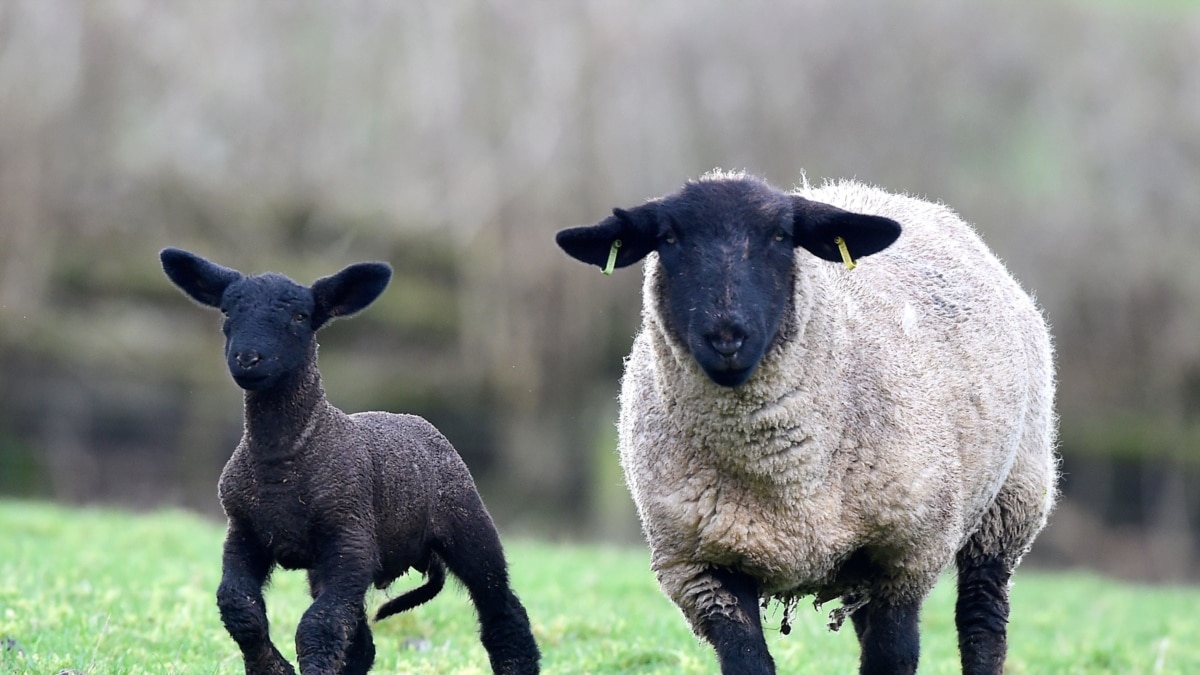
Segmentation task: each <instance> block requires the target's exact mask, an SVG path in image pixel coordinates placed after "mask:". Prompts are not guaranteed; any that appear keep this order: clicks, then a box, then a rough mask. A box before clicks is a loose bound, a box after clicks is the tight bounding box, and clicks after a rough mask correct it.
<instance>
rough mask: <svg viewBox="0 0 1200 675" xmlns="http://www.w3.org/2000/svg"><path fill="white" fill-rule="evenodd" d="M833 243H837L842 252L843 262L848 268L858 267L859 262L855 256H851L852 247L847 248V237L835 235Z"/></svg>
mask: <svg viewBox="0 0 1200 675" xmlns="http://www.w3.org/2000/svg"><path fill="white" fill-rule="evenodd" d="M833 243H835V244H837V247H838V250H839V251H841V252H842V262H843V263H844V264H845V265H846V269H848V270H852V269H854V268H855V267H858V263H856V262H854V258H851V257H850V249H849V248H846V240H845V239H842V238H841V237H834V238H833Z"/></svg>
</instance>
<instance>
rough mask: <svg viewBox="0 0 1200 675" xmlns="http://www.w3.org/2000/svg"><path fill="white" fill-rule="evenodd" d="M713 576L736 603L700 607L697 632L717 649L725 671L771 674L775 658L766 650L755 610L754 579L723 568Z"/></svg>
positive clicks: (730, 674) (742, 674) (743, 674)
mask: <svg viewBox="0 0 1200 675" xmlns="http://www.w3.org/2000/svg"><path fill="white" fill-rule="evenodd" d="M712 575H713V577H714V578H715V579H716V580H717V582H718V583H720V585H721V587H722V588H723V589H724V590H726V591H727V592H728V593H730V594H731V595H732V596H733V597H734V599H735V601H736V605H735V606H733V607H726V606H721V607H712V608H708V609H707V610H702V611H704V614H703V618H702V619H701V625H700V632H701V634H702V635H703V636H704V638H705V639H706V640H708V641H709V643H711V644H712V646H713V648H714V649H716V651H717V660H718V661H720V663H721V672H722V673H724V674H725V675H734V674H736V675H773V674H774V673H775V661H774V659H772V658H771V653H770V652H769V651H768V650H767V640H766V638H765V637H763V631H762V619H761V617H760V615H759V611H758V582H756V581H755V580H754V578H753V577H750V576H749V575H746V574H742V573H740V572H733V571H730V570H725V569H714V570H712Z"/></svg>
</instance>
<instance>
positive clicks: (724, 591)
mask: <svg viewBox="0 0 1200 675" xmlns="http://www.w3.org/2000/svg"><path fill="white" fill-rule="evenodd" d="M902 231H903V234H901V232H902ZM557 241H558V244H559V246H561V247H562V249H563V250H564V251H566V253H568V254H569V255H571V256H572V257H574V258H576V259H578V260H581V261H583V262H586V263H591V264H595V265H598V266H601V267H606V268H607V269H606V271H608V270H611V268H613V267H624V266H626V265H630V264H632V263H634V262H636V261H638V260H641V259H642V258H646V264H645V280H644V284H643V289H642V296H643V309H642V330H641V332H640V334H639V335H638V336H637V338H636V339H635V340H634V344H633V351H632V353H631V354H630V356H629V358H628V360H627V361H626V364H625V375H624V378H623V379H622V382H621V413H620V423H619V453H620V459H621V465H622V467H623V469H624V472H625V479H626V482H627V483H628V485H629V488H630V491H631V493H632V494H633V498H634V501H635V502H636V504H637V508H638V513H639V515H640V517H641V521H642V526H643V529H644V531H645V534H646V537H647V539H648V541H649V544H650V547H651V550H652V567H653V569H654V571H655V573H656V575H657V577H658V581H659V584H660V585H661V587H662V590H663V591H664V593H666V595H667V596H668V597H669V598H670V599H671V600H672V601H674V602H675V604H676V605H678V606H679V608H680V609H681V610H682V611H683V614H684V616H685V617H686V618H687V620H688V622H689V623H690V624H691V627H692V630H693V631H695V633H696V634H697V635H699V636H701V637H703V638H705V639H706V640H708V641H709V642H710V643H711V644H712V645H713V647H714V648H715V650H716V652H717V656H718V659H719V660H720V663H721V668H722V671H723V672H725V673H772V672H774V662H773V660H772V658H771V656H770V653H769V651H768V649H767V645H766V641H765V639H764V637H763V631H762V626H761V622H760V617H759V603H760V602H762V603H763V604H764V606H765V603H766V602H768V601H770V600H778V601H781V602H782V603H784V606H785V618H784V629H785V632H786V628H787V620H788V618H787V615H788V613H790V610H791V608H792V607H793V606H794V603H795V601H796V600H797V599H798V598H800V597H804V596H814V595H815V596H816V599H817V602H824V601H827V600H830V599H834V598H840V599H841V601H842V607H841V608H840V610H835V620H834V622H833V623H834V625H836V624H840V617H844V616H845V615H846V614H849V616H850V617H851V619H852V621H853V624H854V628H855V632H856V633H857V635H858V640H859V644H860V647H861V661H860V672H862V673H912V672H915V670H916V667H917V660H918V655H919V636H918V628H917V622H918V613H919V610H920V607H921V603H922V602H923V600H924V599H925V597H926V595H927V594H928V593H929V591H930V589H932V588H933V586H934V584H935V582H936V581H937V579H938V577H939V575H940V574H941V573H942V572H943V571H944V570H945V569H947V568H948V567H949V566H950V564H951V563H955V564H956V565H957V569H958V600H957V605H956V611H955V623H956V626H957V628H958V636H959V650H960V654H961V658H962V668H963V671H964V672H966V673H996V672H1000V671H1001V670H1002V668H1003V664H1004V659H1005V654H1006V650H1007V644H1006V623H1007V620H1008V613H1009V607H1008V584H1009V579H1010V577H1011V575H1012V573H1013V570H1014V569H1015V568H1016V566H1017V564H1018V563H1019V562H1020V560H1021V558H1022V556H1023V555H1024V554H1025V552H1026V551H1028V549H1029V547H1030V545H1031V544H1032V542H1033V540H1034V537H1035V536H1036V535H1037V533H1038V532H1039V531H1040V530H1041V529H1042V527H1043V526H1044V525H1045V523H1046V517H1047V515H1048V513H1049V512H1050V510H1051V508H1052V507H1053V505H1054V501H1055V497H1056V480H1057V460H1056V458H1055V453H1054V444H1055V416H1054V412H1053V409H1052V408H1053V398H1054V375H1053V365H1052V352H1051V345H1050V338H1049V335H1048V331H1047V328H1046V324H1045V321H1044V319H1043V317H1042V315H1041V312H1040V311H1039V310H1038V308H1037V307H1036V306H1035V304H1034V302H1033V301H1032V300H1031V299H1030V298H1029V296H1028V295H1027V294H1026V293H1025V292H1023V291H1022V290H1021V288H1020V286H1019V285H1018V284H1017V282H1016V281H1014V280H1013V278H1012V277H1011V276H1010V275H1009V273H1008V272H1007V271H1006V270H1005V268H1004V266H1003V265H1002V264H1001V263H1000V262H999V261H998V260H997V259H996V258H995V257H994V256H993V255H992V254H991V253H990V252H989V251H988V249H987V248H986V247H985V245H984V244H983V242H982V241H981V240H980V239H979V237H978V236H977V235H976V234H975V232H974V231H973V230H972V228H971V227H970V226H969V225H967V224H965V223H964V222H963V221H962V220H960V219H959V218H958V217H957V216H956V215H955V214H954V213H953V212H952V211H951V210H950V209H948V208H946V207H945V206H942V205H938V204H931V203H928V202H925V201H921V200H918V199H915V198H912V197H906V196H898V195H894V194H889V193H887V192H884V191H882V190H879V189H876V188H872V187H868V186H866V185H862V184H860V183H857V182H852V181H846V182H837V183H831V184H826V185H825V186H823V187H820V188H813V187H810V186H809V185H807V184H806V185H804V186H803V187H801V188H800V189H798V190H797V191H796V192H794V193H790V194H789V193H785V192H782V191H780V190H778V189H775V188H773V187H771V186H770V185H768V184H766V183H765V182H763V181H762V180H760V179H757V178H755V177H752V176H749V175H745V174H740V173H722V172H714V173H710V174H708V175H705V176H703V177H701V178H700V179H699V180H696V181H693V182H689V183H687V184H686V185H685V186H684V187H683V188H681V189H680V190H679V191H677V192H675V193H672V194H670V195H667V196H665V197H662V198H660V199H656V200H652V201H649V202H647V203H645V204H643V205H641V206H638V207H637V208H633V209H628V210H625V209H615V210H614V211H613V215H612V216H609V217H608V218H606V219H604V220H603V221H601V222H600V223H598V224H596V225H593V226H589V227H577V228H571V229H567V230H563V231H561V232H559V233H558V236H557ZM799 249H803V250H799ZM866 256H872V257H871V258H870V259H869V260H868V261H866V262H865V263H864V264H862V265H861V267H860V268H859V269H856V270H853V271H851V270H850V269H847V268H852V267H853V266H854V264H855V263H854V262H853V261H854V260H855V259H857V258H863V257H866Z"/></svg>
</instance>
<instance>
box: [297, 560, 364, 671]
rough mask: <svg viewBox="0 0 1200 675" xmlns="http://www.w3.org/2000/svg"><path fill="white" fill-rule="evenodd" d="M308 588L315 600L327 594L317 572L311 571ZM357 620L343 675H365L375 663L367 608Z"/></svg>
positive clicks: (362, 610) (360, 611) (360, 612)
mask: <svg viewBox="0 0 1200 675" xmlns="http://www.w3.org/2000/svg"><path fill="white" fill-rule="evenodd" d="M308 588H309V593H311V594H312V597H313V600H316V599H317V598H318V597H319V596H320V595H321V594H322V593H324V592H325V588H326V585H325V583H324V582H323V581H322V580H321V577H320V573H319V572H318V571H317V570H309V572H308ZM356 620H357V625H356V626H355V628H354V632H353V634H352V636H351V638H350V645H349V647H348V648H347V649H346V657H345V664H344V665H343V666H342V670H341V675H362V674H365V673H366V672H368V671H370V670H371V665H372V664H374V663H375V640H374V639H373V638H372V637H371V625H370V623H368V621H367V614H366V608H365V607H363V608H362V609H360V610H359V612H358V617H357V619H356Z"/></svg>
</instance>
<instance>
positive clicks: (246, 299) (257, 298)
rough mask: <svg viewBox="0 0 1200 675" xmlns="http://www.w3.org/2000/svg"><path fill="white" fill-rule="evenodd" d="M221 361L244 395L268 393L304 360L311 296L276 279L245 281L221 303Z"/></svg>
mask: <svg viewBox="0 0 1200 675" xmlns="http://www.w3.org/2000/svg"><path fill="white" fill-rule="evenodd" d="M220 308H221V313H222V314H224V315H225V322H224V324H222V326H221V332H223V333H224V334H225V360H226V364H227V365H228V366H229V373H230V375H232V376H233V380H234V382H237V384H238V386H239V387H241V388H242V389H246V390H247V391H257V390H261V389H269V388H270V387H272V386H274V385H275V384H276V383H277V382H278V380H279V378H280V377H282V376H284V375H286V374H288V373H291V372H295V371H297V370H298V369H299V368H300V367H301V366H302V365H303V364H304V362H305V360H306V359H307V358H308V354H309V350H310V349H311V346H312V341H313V337H314V335H316V331H315V330H313V323H312V316H313V297H312V291H311V290H309V289H308V288H305V287H303V286H300V285H299V284H297V283H295V282H293V281H291V280H290V279H288V278H287V277H283V276H280V275H277V274H264V275H261V276H255V277H247V278H243V279H241V280H239V281H237V282H234V283H232V284H230V285H229V288H227V289H226V290H225V294H224V295H223V296H222V298H221V305H220Z"/></svg>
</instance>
